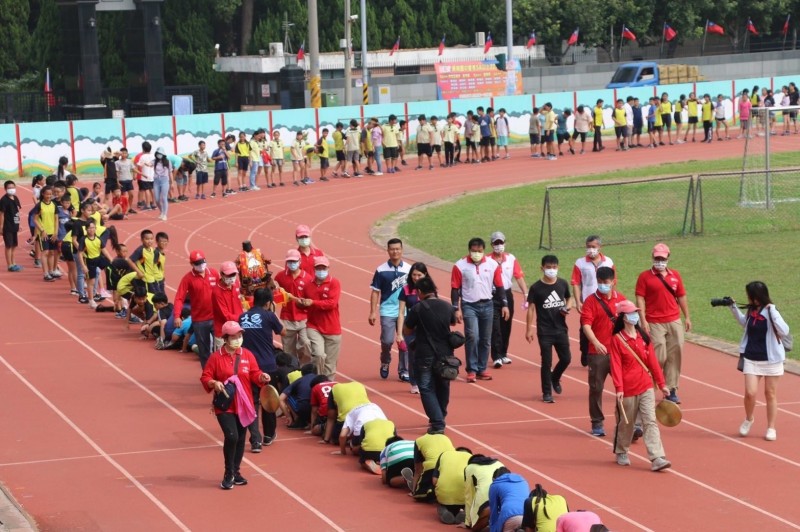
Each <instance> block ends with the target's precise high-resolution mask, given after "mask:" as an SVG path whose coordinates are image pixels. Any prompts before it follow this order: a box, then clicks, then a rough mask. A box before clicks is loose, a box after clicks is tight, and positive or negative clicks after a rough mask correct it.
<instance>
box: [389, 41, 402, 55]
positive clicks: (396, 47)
mask: <svg viewBox="0 0 800 532" xmlns="http://www.w3.org/2000/svg"><path fill="white" fill-rule="evenodd" d="M398 50H400V37H398V38H397V40H396V41H394V46H392V51H391V52H389V57H392V56H393V55H394V53H395V52H397V51H398Z"/></svg>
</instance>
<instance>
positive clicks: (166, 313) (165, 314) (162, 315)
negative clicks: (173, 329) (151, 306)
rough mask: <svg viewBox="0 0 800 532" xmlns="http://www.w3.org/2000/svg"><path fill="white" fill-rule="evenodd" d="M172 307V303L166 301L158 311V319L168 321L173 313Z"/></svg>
mask: <svg viewBox="0 0 800 532" xmlns="http://www.w3.org/2000/svg"><path fill="white" fill-rule="evenodd" d="M174 309H175V307H174V306H173V305H172V303H167V306H166V307H164V308H162V309H160V310H159V311H158V319H159V320H167V321H168V322H169V319H170V318H171V317H172V314H173V313H174Z"/></svg>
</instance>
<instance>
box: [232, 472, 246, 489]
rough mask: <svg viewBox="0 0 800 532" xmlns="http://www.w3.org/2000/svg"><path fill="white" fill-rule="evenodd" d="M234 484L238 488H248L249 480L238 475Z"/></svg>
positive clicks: (234, 479) (234, 477) (235, 476)
mask: <svg viewBox="0 0 800 532" xmlns="http://www.w3.org/2000/svg"><path fill="white" fill-rule="evenodd" d="M233 483H234V484H236V485H237V486H246V485H247V479H246V478H244V477H243V476H242V475H241V474H240V473H236V474H235V475H233Z"/></svg>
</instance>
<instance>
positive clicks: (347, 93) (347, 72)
mask: <svg viewBox="0 0 800 532" xmlns="http://www.w3.org/2000/svg"><path fill="white" fill-rule="evenodd" d="M352 23H353V21H352V20H351V19H350V0H344V104H345V105H352V103H353V95H352V92H353V88H352V85H353V71H352V70H351V69H350V33H351V32H350V30H351V26H350V25H351V24H352Z"/></svg>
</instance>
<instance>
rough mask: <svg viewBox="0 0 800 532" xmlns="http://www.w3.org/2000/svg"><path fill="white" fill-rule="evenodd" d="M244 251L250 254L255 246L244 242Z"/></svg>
mask: <svg viewBox="0 0 800 532" xmlns="http://www.w3.org/2000/svg"><path fill="white" fill-rule="evenodd" d="M242 249H243V250H244V252H245V253H250V252H251V251H253V244H251V243H250V242H243V243H242Z"/></svg>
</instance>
